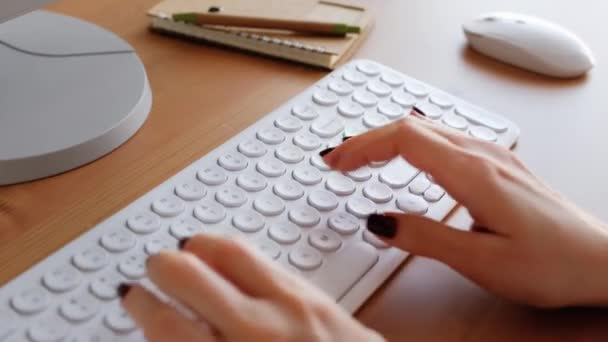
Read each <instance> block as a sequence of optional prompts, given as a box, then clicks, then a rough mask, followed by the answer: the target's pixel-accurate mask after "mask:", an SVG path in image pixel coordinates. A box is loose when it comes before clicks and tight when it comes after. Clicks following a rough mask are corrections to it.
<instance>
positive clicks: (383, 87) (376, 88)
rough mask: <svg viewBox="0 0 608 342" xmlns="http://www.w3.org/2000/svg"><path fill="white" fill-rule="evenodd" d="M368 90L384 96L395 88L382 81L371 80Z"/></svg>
mask: <svg viewBox="0 0 608 342" xmlns="http://www.w3.org/2000/svg"><path fill="white" fill-rule="evenodd" d="M367 90H369V91H371V92H372V93H374V94H376V95H377V96H380V97H384V96H387V95H390V94H391V93H392V92H393V90H392V89H391V87H389V86H388V85H387V84H386V83H382V82H380V81H371V82H369V83H368V84H367Z"/></svg>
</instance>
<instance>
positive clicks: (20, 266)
mask: <svg viewBox="0 0 608 342" xmlns="http://www.w3.org/2000/svg"><path fill="white" fill-rule="evenodd" d="M155 1H156V0H130V1H128V2H124V1H118V0H96V1H77V0H64V1H60V2H57V3H55V4H54V5H52V7H51V9H53V10H57V11H59V12H63V13H67V14H72V15H75V16H78V17H81V18H84V19H86V20H90V21H92V22H94V23H97V24H99V25H101V26H103V27H106V28H108V29H110V30H112V31H114V32H116V33H118V34H119V35H120V36H122V37H123V38H125V39H126V40H128V41H129V42H130V43H131V44H132V45H133V46H134V47H135V48H136V49H137V50H138V52H139V55H140V56H141V58H142V60H143V61H144V64H145V66H146V69H147V72H148V75H149V78H150V81H151V84H152V88H153V95H154V105H153V111H152V113H151V115H150V118H149V120H148V121H147V122H146V124H145V125H144V126H143V128H142V129H141V131H140V132H139V133H138V134H137V135H136V136H135V137H134V138H133V139H131V140H130V141H129V142H127V143H126V144H125V145H124V146H123V147H121V148H120V149H118V150H116V151H115V152H113V153H112V154H110V155H108V156H106V157H104V158H102V159H100V160H98V161H96V162H94V163H91V164H89V165H87V166H85V167H82V168H80V169H77V170H75V171H71V172H68V173H66V174H63V175H59V176H56V177H51V178H48V179H44V180H41V181H36V182H31V183H27V184H21V185H17V186H8V187H0V284H3V283H5V282H6V281H8V280H9V279H11V278H12V277H14V276H16V275H17V274H19V272H21V271H23V270H25V269H26V268H27V267H29V266H30V265H32V264H34V263H35V262H36V261H38V260H40V259H41V258H44V257H45V256H46V255H47V254H49V253H50V252H52V251H53V250H55V249H57V248H59V247H60V246H62V245H63V244H65V243H66V242H68V241H69V240H71V239H73V238H75V237H76V236H78V235H79V234H80V233H82V232H84V231H86V230H87V229H88V228H89V227H91V226H92V225H93V224H94V223H96V222H99V221H100V220H102V219H103V218H105V217H107V216H109V215H110V214H112V213H113V212H115V211H116V210H118V209H120V208H121V207H123V206H124V205H126V204H128V203H129V202H131V201H132V200H133V199H135V198H137V197H138V196H140V195H142V194H143V193H145V192H146V191H148V190H149V189H151V188H152V187H154V186H155V185H157V184H159V183H161V182H162V181H163V180H165V179H166V178H168V177H170V176H171V175H172V174H174V173H175V172H176V171H177V170H179V169H181V168H183V167H185V166H186V165H188V164H189V163H190V162H191V161H193V160H195V159H197V158H198V157H200V156H201V155H203V154H204V153H205V152H207V151H209V150H211V149H212V148H214V147H215V146H217V145H219V144H220V143H221V142H223V141H224V140H225V139H227V138H228V137H230V136H231V135H234V134H235V133H237V132H238V131H239V130H241V129H243V128H245V127H247V126H248V125H249V124H251V123H252V122H254V121H255V120H256V119H258V118H259V117H261V116H263V115H264V114H266V113H268V112H269V111H270V110H272V109H273V108H275V107H276V106H278V105H279V104H281V103H283V102H284V101H286V100H287V99H289V98H290V97H291V96H293V95H295V94H297V93H299V92H300V91H302V90H303V89H305V88H306V87H307V86H309V85H310V84H312V83H314V82H315V81H316V80H318V79H319V78H321V77H322V76H323V75H324V74H325V73H324V72H323V71H319V70H314V69H310V68H307V67H304V66H299V65H295V64H290V63H285V62H280V61H276V60H271V59H266V58H261V57H256V56H251V55H246V54H242V53H238V52H235V51H231V50H225V49H221V48H216V47H210V46H204V45H196V44H191V43H186V42H183V41H179V40H174V39H168V38H165V37H161V36H157V35H153V34H150V33H149V32H148V31H147V29H146V27H147V19H146V18H145V16H144V15H143V13H144V12H145V10H146V9H148V7H150V6H151V5H152V4H153V3H155ZM369 3H370V5H372V6H373V7H374V8H375V10H376V12H377V14H378V15H377V18H378V19H377V23H376V27H375V29H374V31H373V32H372V34H371V36H370V37H369V39H368V41H367V42H366V43H365V44H364V45H363V47H362V48H361V49H360V50H359V51H358V53H357V57H366V58H372V59H376V60H378V61H380V62H382V63H385V64H387V65H390V66H393V67H395V68H396V69H399V70H402V71H403V72H405V73H407V74H410V75H412V76H414V77H417V78H419V79H421V80H424V81H427V82H429V83H431V84H434V85H436V86H438V87H440V88H443V89H445V90H446V91H449V92H452V93H454V94H455V95H459V96H461V97H463V98H466V99H469V100H470V101H471V102H473V103H477V104H480V105H482V106H485V107H488V108H491V109H493V110H495V111H497V112H501V113H504V114H505V115H507V116H509V117H511V118H512V119H513V120H514V121H515V122H517V123H518V124H519V125H520V126H521V128H522V137H521V140H520V142H519V146H518V153H519V154H520V155H521V156H522V158H523V159H524V160H525V161H526V162H527V163H528V164H529V165H530V167H531V168H532V169H533V170H535V171H536V172H537V173H538V174H539V175H541V176H542V177H543V178H545V179H546V180H547V181H548V182H549V183H551V184H552V185H553V186H554V187H555V188H557V189H558V190H560V191H561V192H563V193H565V194H566V195H567V196H568V197H570V198H572V199H573V200H574V201H575V202H577V203H578V204H579V205H580V206H582V207H583V208H585V209H587V210H589V211H591V212H593V213H594V214H596V215H598V216H599V217H601V218H602V219H604V220H607V219H608V211H606V210H605V208H606V205H605V202H604V201H603V198H602V196H601V195H602V194H605V193H607V191H606V187H607V186H606V184H607V182H606V178H605V175H607V174H608V157H607V156H608V143H606V142H605V141H606V138H605V134H604V130H605V127H608V114H607V111H606V108H608V96H606V95H605V91H606V90H608V69H607V68H606V67H605V66H604V63H605V62H606V61H608V44H606V43H605V35H604V34H602V33H603V31H604V30H605V24H604V23H605V13H607V12H608V4H607V3H606V2H602V1H594V0H579V1H576V2H570V1H548V0H547V1H540V0H539V1H535V2H531V1H526V0H513V1H510V2H509V3H508V4H506V3H505V2H503V1H498V0H467V1H442V0H409V1H403V0H385V1H382V2H380V1H371V0H370V1H369ZM497 8H498V9H510V10H515V11H521V12H526V13H531V14H538V15H542V16H544V17H546V18H549V19H552V20H555V21H557V22H560V23H562V24H563V25H565V26H566V27H569V28H571V29H573V30H574V31H575V32H577V33H578V34H579V35H580V36H581V37H582V38H583V39H584V40H586V41H587V42H588V44H589V45H590V47H591V49H592V50H594V51H595V53H596V57H597V60H598V63H599V65H598V66H597V67H596V68H595V70H593V71H592V72H591V74H590V75H588V77H586V78H584V79H581V80H575V81H555V80H551V79H547V78H544V77H541V76H536V75H533V74H531V73H528V72H524V71H520V70H518V69H515V68H512V67H508V66H504V65H501V64H499V63H497V62H493V61H490V60H487V59H485V58H483V57H481V56H479V55H477V54H475V53H473V52H471V51H469V50H467V49H466V48H465V47H464V37H463V35H462V33H461V31H460V25H461V24H462V22H464V21H465V20H468V19H469V18H471V17H473V16H475V15H477V14H479V13H481V12H485V11H489V10H493V9H497ZM459 217H460V218H463V219H459V220H456V221H455V222H456V224H464V223H466V222H467V217H466V215H459ZM607 270H608V268H607ZM590 276H592V275H590ZM573 286H576V284H573ZM357 317H358V318H359V319H361V320H362V321H363V322H364V323H366V324H368V325H370V326H371V327H373V328H375V329H377V330H379V331H380V332H381V333H383V334H384V335H385V336H386V337H388V338H389V339H391V340H412V341H417V340H451V341H488V340H492V341H496V340H504V341H512V340H516V339H517V340H535V341H537V340H540V341H545V340H546V341H549V340H550V341H553V340H564V341H572V340H576V341H605V340H608V310H600V309H567V310H557V311H540V310H533V309H529V308H524V307H521V306H517V305H514V304H511V303H507V302H505V301H503V300H501V299H498V298H496V297H494V296H492V295H490V294H488V293H486V292H485V291H483V290H481V289H479V288H478V287H477V286H475V285H474V284H472V283H470V282H469V281H467V280H466V279H463V278H462V277H460V276H459V275H458V274H456V273H455V272H453V271H452V270H450V269H449V268H447V267H445V266H443V265H440V264H438V263H436V262H434V261H431V260H428V259H424V258H419V257H416V258H413V259H411V260H410V261H409V263H407V264H406V265H404V266H403V267H402V268H401V269H400V270H399V271H398V272H397V273H396V274H395V275H394V277H393V278H392V280H391V281H390V282H388V283H387V284H386V285H385V286H384V287H383V288H382V289H381V290H380V291H378V292H377V293H376V295H374V297H373V298H372V299H371V300H370V301H369V302H368V303H367V304H366V305H365V307H364V308H363V309H362V310H361V311H360V312H359V313H358V314H357Z"/></svg>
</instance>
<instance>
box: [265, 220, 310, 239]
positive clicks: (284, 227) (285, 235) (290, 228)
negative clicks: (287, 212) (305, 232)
mask: <svg viewBox="0 0 608 342" xmlns="http://www.w3.org/2000/svg"><path fill="white" fill-rule="evenodd" d="M301 235H302V234H301V233H300V228H298V226H296V225H294V224H291V223H289V222H285V223H283V222H280V223H273V224H272V225H271V226H270V228H268V236H269V237H270V238H271V239H273V240H274V241H276V242H278V243H281V244H292V243H295V242H296V241H298V240H299V239H300V236H301Z"/></svg>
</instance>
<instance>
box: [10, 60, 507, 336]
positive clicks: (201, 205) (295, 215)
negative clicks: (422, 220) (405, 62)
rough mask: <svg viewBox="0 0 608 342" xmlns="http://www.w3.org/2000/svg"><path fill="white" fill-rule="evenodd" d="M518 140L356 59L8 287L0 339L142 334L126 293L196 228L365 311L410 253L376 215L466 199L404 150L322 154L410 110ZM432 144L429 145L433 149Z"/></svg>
mask: <svg viewBox="0 0 608 342" xmlns="http://www.w3.org/2000/svg"><path fill="white" fill-rule="evenodd" d="M413 105H416V106H417V107H419V108H420V109H422V110H423V111H424V112H425V113H426V115H427V117H429V118H431V119H433V120H436V121H437V122H438V123H440V124H443V125H447V126H449V127H452V128H454V129H459V130H462V131H465V132H468V134H470V135H472V136H474V137H477V138H479V139H484V140H488V141H495V142H496V143H497V144H500V145H504V146H507V147H510V146H512V145H513V144H514V143H515V141H516V139H517V137H518V135H519V129H518V128H517V127H516V126H515V125H514V124H513V123H512V122H510V121H509V120H507V119H505V118H504V117H501V116H498V115H496V114H493V113H490V112H488V111H486V110H483V109H481V108H478V107H476V106H473V105H471V104H469V103H467V102H465V101H463V100H461V99H459V98H456V97H454V96H451V95H449V94H446V93H445V92H442V91H441V90H438V89H436V88H434V87H432V86H430V85H427V84H424V83H422V82H420V81H417V80H414V79H412V78H410V77H407V76H406V75H403V74H401V73H399V72H397V71H394V70H391V69H389V68H388V67H386V66H383V65H380V64H378V63H374V62H371V61H367V60H358V61H353V62H351V63H349V64H347V65H345V66H343V67H341V68H340V69H338V70H336V71H334V72H332V73H331V74H329V75H327V76H326V77H325V78H323V79H322V80H320V81H319V82H317V83H316V84H315V85H313V86H312V87H310V88H309V89H307V90H306V91H304V92H302V93H301V94H299V95H298V96H296V97H294V98H293V99H291V100H290V101H289V102H287V103H286V104H284V105H283V106H281V107H279V108H278V109H276V110H275V111H273V112H272V113H270V114H268V115H267V116H266V117H264V118H262V119H260V120H259V121H258V122H256V123H254V124H253V125H252V126H250V127H249V128H247V129H246V130H244V131H242V132H241V133H239V134H238V135H237V136H235V137H233V138H232V139H230V140H229V141H227V142H225V143H224V144H223V145H221V146H219V147H217V148H216V149H215V150H213V151H212V152H210V153H209V154H207V155H206V156H203V157H202V158H201V159H199V160H198V161H196V162H194V163H193V164H192V165H190V166H188V167H186V168H185V169H184V170H182V171H181V172H179V173H178V174H176V175H175V176H173V177H171V178H170V179H168V180H167V181H166V182H164V183H163V184H161V185H159V186H157V187H156V188H155V189H153V190H151V191H150V192H148V193H147V194H146V195H144V196H142V197H141V198H139V199H138V200H136V201H135V202H133V203H131V204H130V205H129V206H127V207H126V208H124V209H122V210H120V211H119V212H117V213H116V214H114V215H113V216H111V217H109V218H108V219H107V220H105V221H104V222H102V223H99V224H98V225H96V226H94V227H92V228H91V229H90V230H89V231H88V232H87V233H86V234H83V235H82V236H80V237H79V238H77V239H76V240H74V241H72V242H70V243H69V244H67V245H66V246H65V247H63V248H62V249H60V250H58V251H57V252H55V253H53V254H52V255H50V256H49V257H48V258H46V259H45V260H43V261H42V262H40V263H38V264H37V265H35V266H33V267H32V268H30V269H29V270H28V271H26V272H24V273H23V274H21V275H20V276H18V277H17V278H15V279H13V280H12V281H11V282H9V283H8V284H6V285H4V286H3V287H2V289H1V290H0V341H69V342H76V341H87V342H93V341H142V340H144V338H143V336H142V334H141V332H140V331H139V330H137V329H136V327H135V325H134V323H133V321H132V320H131V319H130V318H129V317H128V315H127V314H126V313H125V312H124V311H123V310H122V309H121V306H120V302H119V300H118V298H117V294H116V287H117V286H118V284H119V283H121V282H142V283H143V284H144V285H146V284H148V285H149V280H147V279H146V270H145V260H146V257H147V256H148V255H150V254H154V253H157V252H158V251H160V250H162V249H175V248H176V246H177V242H178V240H179V239H182V238H185V237H188V236H191V235H193V234H197V233H211V234H222V235H226V236H232V235H240V236H243V237H245V238H246V239H248V241H250V242H251V243H252V244H253V245H255V246H257V247H258V248H259V249H260V250H261V251H263V252H264V253H265V254H266V255H267V256H268V258H269V259H271V260H274V262H278V263H280V264H281V265H283V266H284V267H286V268H287V269H289V270H291V271H293V272H295V273H298V274H300V275H302V276H303V277H304V278H306V279H308V280H309V281H311V282H313V283H315V284H317V285H318V286H320V287H321V288H322V289H323V290H324V291H326V292H327V293H328V294H329V295H330V296H332V297H333V298H334V299H335V300H336V301H337V302H339V303H340V304H341V305H342V306H344V307H345V308H346V309H348V310H349V311H351V312H353V311H355V310H356V309H357V308H358V307H359V306H360V305H361V304H362V303H363V302H364V301H365V300H366V299H367V298H368V297H369V296H370V295H371V294H372V293H373V292H374V290H375V289H376V288H377V287H378V286H380V285H381V284H382V282H384V281H385V280H386V279H387V277H388V276H389V275H390V273H391V272H393V271H394V270H395V268H396V267H397V266H398V265H399V264H400V263H401V262H403V260H404V259H405V258H406V256H407V253H404V252H401V251H399V250H397V249H394V248H387V246H386V245H385V244H384V243H382V242H381V241H380V240H378V239H376V238H375V237H374V236H373V235H371V234H370V233H369V232H367V230H366V228H365V222H366V221H365V218H366V217H367V216H368V215H370V214H371V213H375V212H384V211H395V210H402V211H406V212H411V213H417V214H420V215H426V216H428V217H430V218H433V219H436V220H442V219H443V218H444V217H445V216H446V215H447V214H448V212H449V211H450V210H451V209H452V208H453V207H454V206H455V205H456V203H455V201H454V200H453V199H452V198H450V196H449V195H448V194H446V193H445V192H444V190H443V189H442V188H441V187H440V186H438V185H436V184H433V181H432V178H430V177H427V176H426V175H425V174H424V173H423V172H420V171H418V170H417V169H415V168H413V167H412V166H410V165H409V164H407V163H406V162H405V161H404V160H403V159H402V158H397V159H394V160H392V161H390V162H389V163H384V164H382V163H376V164H374V165H370V166H369V167H363V168H361V169H359V170H357V171H354V172H350V173H348V174H340V173H337V172H334V171H330V170H329V169H328V168H327V166H326V165H325V164H324V163H323V161H322V159H321V158H320V157H319V154H318V153H319V151H321V150H323V149H325V148H326V147H328V146H335V145H338V144H339V143H340V142H341V141H342V138H343V137H344V136H349V135H355V134H360V133H362V132H364V131H366V130H368V129H372V128H375V127H379V126H382V125H385V124H387V123H389V122H391V121H394V120H398V119H400V118H402V117H404V116H405V115H408V114H409V113H410V110H411V108H412V106H413ZM420 148H424V146H421V147H420Z"/></svg>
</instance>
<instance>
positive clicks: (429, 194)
mask: <svg viewBox="0 0 608 342" xmlns="http://www.w3.org/2000/svg"><path fill="white" fill-rule="evenodd" d="M443 195H445V190H443V188H442V187H440V186H439V185H436V184H433V185H431V187H430V188H428V189H427V190H426V191H425V192H424V199H425V200H426V201H427V202H431V203H434V202H438V201H439V200H440V199H441V198H442V197H443Z"/></svg>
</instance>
